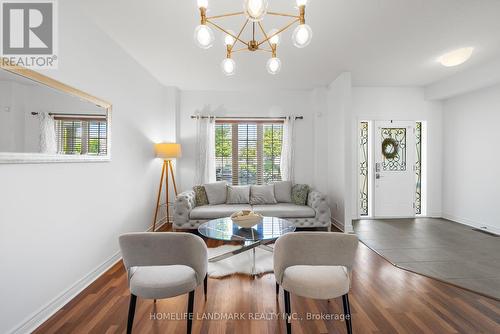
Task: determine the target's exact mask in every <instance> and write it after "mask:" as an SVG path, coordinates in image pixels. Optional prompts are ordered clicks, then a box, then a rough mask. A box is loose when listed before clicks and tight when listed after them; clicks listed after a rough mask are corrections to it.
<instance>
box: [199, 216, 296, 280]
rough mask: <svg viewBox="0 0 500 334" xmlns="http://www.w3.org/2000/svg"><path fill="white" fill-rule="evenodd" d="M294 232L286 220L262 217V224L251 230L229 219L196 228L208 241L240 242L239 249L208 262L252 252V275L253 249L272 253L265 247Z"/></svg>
mask: <svg viewBox="0 0 500 334" xmlns="http://www.w3.org/2000/svg"><path fill="white" fill-rule="evenodd" d="M293 231H295V225H293V224H292V223H291V222H289V221H288V220H286V219H281V218H276V217H264V218H263V220H262V223H260V224H257V225H255V226H253V227H252V228H241V227H239V226H238V225H236V224H234V223H233V221H232V220H231V218H229V217H227V218H219V219H214V220H210V221H208V222H206V223H203V224H201V225H200V226H199V227H198V232H199V233H200V234H201V235H203V236H204V237H207V238H209V239H215V240H220V241H225V242H235V241H237V242H240V243H241V248H238V249H235V250H233V251H230V252H227V253H225V254H222V255H218V256H214V257H212V258H210V259H209V260H208V261H209V262H217V261H221V260H224V259H227V258H229V257H231V256H234V255H237V254H240V253H243V252H246V251H249V250H252V252H253V266H252V273H253V275H255V248H257V247H259V248H262V249H264V250H266V251H269V252H272V251H273V248H272V247H269V246H267V244H270V243H272V242H274V241H276V239H278V238H279V237H280V236H282V235H284V234H286V233H290V232H293Z"/></svg>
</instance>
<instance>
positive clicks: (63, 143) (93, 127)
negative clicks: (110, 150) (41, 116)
mask: <svg viewBox="0 0 500 334" xmlns="http://www.w3.org/2000/svg"><path fill="white" fill-rule="evenodd" d="M55 123H56V140H57V151H58V153H60V154H88V155H106V154H107V141H108V131H107V122H106V120H105V119H90V118H70V117H64V118H62V117H61V118H58V117H56V118H55Z"/></svg>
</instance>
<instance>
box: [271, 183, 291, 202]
mask: <svg viewBox="0 0 500 334" xmlns="http://www.w3.org/2000/svg"><path fill="white" fill-rule="evenodd" d="M274 197H275V198H276V201H277V202H278V203H291V202H292V182H291V181H277V182H274Z"/></svg>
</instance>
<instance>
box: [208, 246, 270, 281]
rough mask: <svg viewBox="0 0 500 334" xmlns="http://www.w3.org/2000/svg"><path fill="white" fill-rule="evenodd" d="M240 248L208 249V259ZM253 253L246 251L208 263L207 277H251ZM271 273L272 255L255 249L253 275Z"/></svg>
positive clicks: (222, 247) (221, 247)
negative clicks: (238, 275) (234, 275)
mask: <svg viewBox="0 0 500 334" xmlns="http://www.w3.org/2000/svg"><path fill="white" fill-rule="evenodd" d="M238 248H240V246H231V245H224V246H220V247H216V248H209V249H208V258H211V257H214V256H218V255H221V254H224V253H227V252H230V251H233V250H236V249H238ZM252 257H253V252H252V250H248V251H246V252H243V253H240V254H238V255H234V256H231V257H228V258H227V259H224V260H221V261H218V262H209V263H208V276H210V277H213V278H221V277H225V276H229V275H233V274H245V275H252V265H253V259H252ZM271 272H273V253H271V252H268V251H266V250H264V249H260V248H256V249H255V273H256V274H258V275H260V274H265V273H271Z"/></svg>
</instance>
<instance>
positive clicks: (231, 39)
mask: <svg viewBox="0 0 500 334" xmlns="http://www.w3.org/2000/svg"><path fill="white" fill-rule="evenodd" d="M227 32H228V33H230V34H231V35H234V31H232V30H228V31H227ZM231 35H229V34H226V35H224V44H225V45H227V46H231V45H233V44H234V42H236V39H235V38H234V37H233V36H231Z"/></svg>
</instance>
